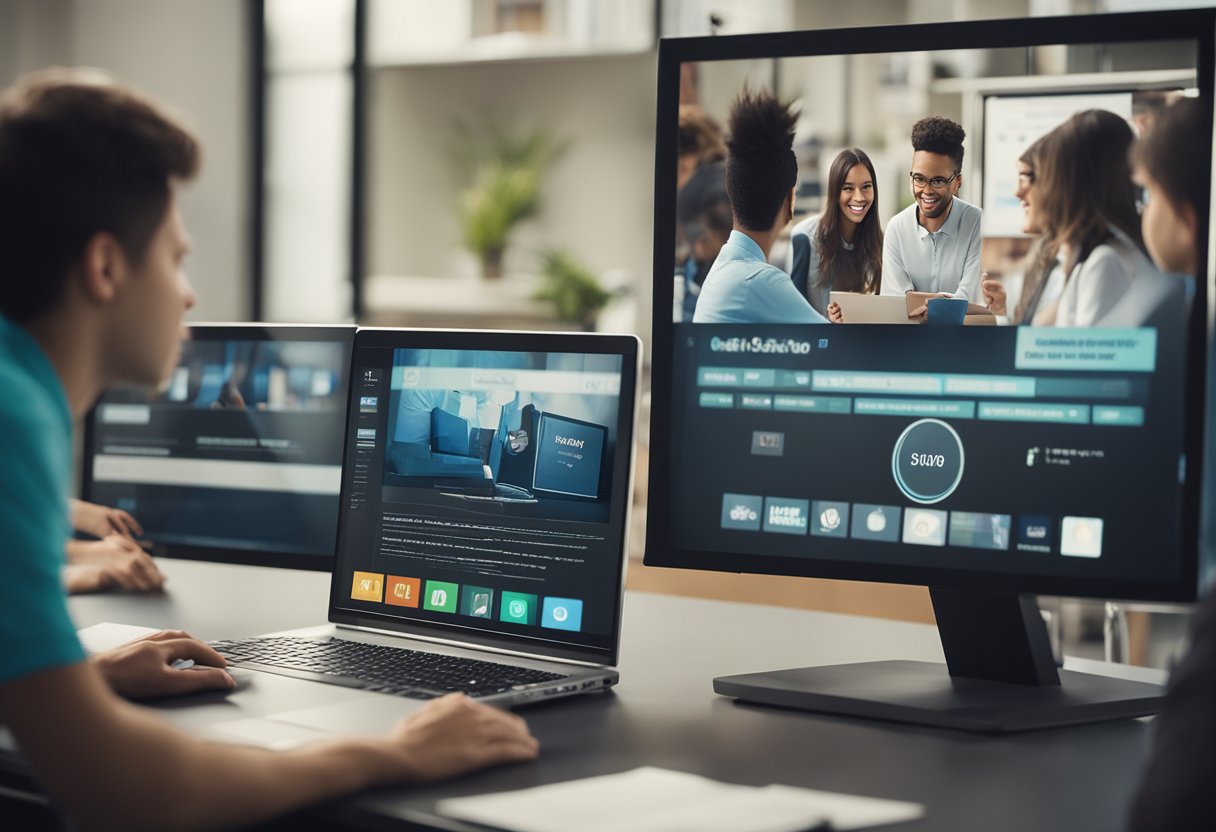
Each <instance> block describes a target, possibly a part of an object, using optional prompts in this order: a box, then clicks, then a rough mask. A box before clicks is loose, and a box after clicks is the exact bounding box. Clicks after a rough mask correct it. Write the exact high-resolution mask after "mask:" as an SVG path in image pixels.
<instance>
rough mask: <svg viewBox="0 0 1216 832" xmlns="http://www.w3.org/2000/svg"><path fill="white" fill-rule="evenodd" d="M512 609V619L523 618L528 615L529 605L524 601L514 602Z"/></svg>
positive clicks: (511, 605)
mask: <svg viewBox="0 0 1216 832" xmlns="http://www.w3.org/2000/svg"><path fill="white" fill-rule="evenodd" d="M510 607H511V617H512V618H523V617H524V616H525V615H527V614H528V605H527V604H526V603H525V602H523V601H520V600H515V601H512V602H511V604H510Z"/></svg>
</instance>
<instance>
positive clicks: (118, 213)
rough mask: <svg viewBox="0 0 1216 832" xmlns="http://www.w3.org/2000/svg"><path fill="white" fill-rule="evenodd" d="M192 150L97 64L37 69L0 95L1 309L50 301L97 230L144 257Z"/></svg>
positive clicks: (21, 309) (17, 316)
mask: <svg viewBox="0 0 1216 832" xmlns="http://www.w3.org/2000/svg"><path fill="white" fill-rule="evenodd" d="M199 155H200V151H199V145H198V141H197V140H196V139H195V138H194V136H192V135H191V134H190V132H189V131H188V130H186V129H185V128H184V127H182V126H181V125H180V124H179V123H178V122H177V121H176V120H175V119H174V118H173V117H171V116H169V115H167V114H166V113H165V112H164V111H162V110H161V109H160V108H159V107H157V106H156V105H155V104H153V103H152V102H151V101H149V100H148V99H146V98H144V97H143V96H141V95H139V94H138V93H136V92H134V91H133V90H130V89H127V88H125V87H123V86H120V85H119V84H117V83H115V82H114V81H113V80H111V79H110V78H108V77H107V76H105V75H103V74H101V73H98V72H95V71H82V70H69V69H50V70H44V71H41V72H37V73H34V74H32V75H29V76H26V77H25V78H23V79H21V80H19V81H18V82H17V83H16V84H14V85H13V86H11V87H10V88H9V89H8V90H6V91H4V92H3V93H2V94H0V252H3V261H2V263H3V265H2V266H0V313H3V314H4V315H6V316H8V317H10V318H12V319H13V320H16V321H28V320H31V319H33V318H37V317H38V316H40V315H42V314H44V313H46V312H47V311H49V310H50V309H52V308H53V307H54V306H55V305H56V304H57V303H58V302H59V301H60V300H61V298H62V295H63V292H64V289H65V287H66V286H67V280H68V275H69V273H70V272H71V270H72V267H73V265H74V264H75V263H76V261H77V260H78V259H79V258H80V256H81V254H82V253H83V251H84V247H85V246H86V245H87V244H88V241H89V239H90V238H91V237H93V235H95V234H97V233H101V232H107V233H110V234H113V235H114V237H115V238H116V239H117V240H118V242H119V244H120V245H121V246H122V248H123V250H124V252H125V253H126V254H127V256H128V257H130V258H131V260H132V261H133V262H135V263H140V262H142V260H143V257H144V255H145V254H146V253H147V248H148V244H149V242H150V241H151V239H152V236H153V235H154V234H155V232H156V229H157V228H158V227H159V225H160V223H161V222H162V221H163V219H164V217H165V212H166V210H167V209H168V204H169V197H170V188H171V180H172V179H174V178H180V179H189V178H190V177H192V176H194V174H195V172H196V171H197V170H198V166H199Z"/></svg>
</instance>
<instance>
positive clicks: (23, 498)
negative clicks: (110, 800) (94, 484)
mask: <svg viewBox="0 0 1216 832" xmlns="http://www.w3.org/2000/svg"><path fill="white" fill-rule="evenodd" d="M71 465H72V416H71V412H70V411H69V409H68V400H67V396H66V395H65V394H64V391H63V385H62V384H61V383H60V381H59V375H58V374H57V373H56V372H55V368H54V367H53V366H52V365H51V362H50V359H49V358H47V356H46V353H45V352H43V351H42V347H41V346H39V344H38V342H37V341H35V340H34V338H33V337H32V336H31V335H30V334H29V333H28V332H26V331H25V329H23V328H22V327H20V326H17V325H16V324H14V323H12V322H11V321H9V320H8V319H7V318H5V317H3V316H0V684H3V683H5V682H9V681H12V680H13V679H17V678H20V677H22V676H28V675H29V674H31V673H34V672H36V671H39V670H45V669H48V668H52V667H59V666H62V665H66V664H72V663H74V662H78V661H81V660H82V659H83V658H84V650H83V649H82V648H81V646H80V640H79V639H78V638H77V637H76V628H75V627H74V626H73V625H72V619H71V616H69V615H68V608H67V598H66V594H65V593H64V589H63V581H62V579H61V577H60V571H61V567H62V566H63V563H64V545H65V543H66V542H67V538H68V534H69V532H70V525H69V523H70V520H69V517H68V498H69V483H70V480H71Z"/></svg>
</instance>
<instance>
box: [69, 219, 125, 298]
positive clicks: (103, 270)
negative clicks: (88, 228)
mask: <svg viewBox="0 0 1216 832" xmlns="http://www.w3.org/2000/svg"><path fill="white" fill-rule="evenodd" d="M127 272H128V263H127V256H126V252H124V251H123V248H122V245H121V244H120V243H119V242H118V238H117V237H115V236H114V235H113V234H110V233H108V232H105V231H99V232H97V233H96V234H94V235H93V236H92V237H90V238H89V241H88V242H87V243H85V246H84V254H83V255H82V256H81V258H80V280H81V290H82V291H83V293H84V296H85V298H87V299H88V300H89V301H91V302H93V303H111V302H113V300H114V299H115V298H116V297H118V292H119V290H120V289H121V288H122V286H123V284H124V283H125V282H126V279H127Z"/></svg>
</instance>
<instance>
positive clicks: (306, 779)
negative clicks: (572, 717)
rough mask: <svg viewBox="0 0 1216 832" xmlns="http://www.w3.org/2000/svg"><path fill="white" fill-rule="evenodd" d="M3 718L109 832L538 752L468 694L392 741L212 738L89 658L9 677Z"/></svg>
mask: <svg viewBox="0 0 1216 832" xmlns="http://www.w3.org/2000/svg"><path fill="white" fill-rule="evenodd" d="M0 719H2V720H3V722H4V723H5V724H7V725H8V726H9V727H10V728H11V730H12V732H13V734H14V736H15V737H16V739H17V742H18V744H19V745H20V747H21V750H22V752H23V753H24V754H25V756H26V758H27V759H28V760H29V761H30V763H31V764H32V765H33V768H34V771H35V772H36V774H37V776H38V779H39V780H40V781H41V782H42V783H43V784H44V785H45V786H46V788H47V790H48V791H49V792H50V794H51V796H52V797H53V798H54V799H55V801H56V802H57V803H58V804H60V805H61V806H63V807H64V808H65V809H66V810H67V812H68V813H69V814H70V815H71V816H72V817H74V818H75V819H77V820H78V821H80V822H84V823H86V824H87V825H88V826H90V827H97V828H102V829H123V830H140V829H165V830H176V829H201V828H214V827H221V826H236V825H239V824H247V823H252V822H255V821H259V820H264V819H266V818H269V817H272V816H274V815H277V814H281V813H283V812H286V811H289V810H291V809H294V808H297V807H300V806H303V805H306V804H309V803H313V802H319V801H322V800H326V799H329V798H333V797H337V796H340V795H344V794H348V793H350V792H354V791H357V790H359V789H363V788H367V787H370V786H375V785H384V784H388V783H399V782H423V781H428V780H438V779H442V778H445V777H450V776H453V775H456V774H460V773H463V772H466V771H471V770H474V769H477V768H481V767H483V766H487V765H494V764H498V763H506V762H514V761H520V760H529V759H532V758H534V757H535V756H536V753H537V744H536V741H535V740H534V739H533V738H532V737H531V735H530V734H529V733H528V730H527V727H526V726H525V724H524V722H523V720H522V719H520V718H519V717H518V716H515V715H514V714H510V713H507V712H505V711H500V710H498V709H496V708H491V707H489V706H486V705H481V704H478V703H475V702H473V701H472V700H469V699H467V698H466V697H464V696H448V697H444V698H443V699H439V700H436V701H435V702H432V703H430V704H428V706H427V707H426V708H424V709H422V710H421V711H418V712H416V713H414V714H413V715H411V716H410V717H408V718H406V719H405V720H402V721H401V722H400V723H398V725H397V726H396V727H395V728H394V729H393V730H392V732H390V734H389V736H387V737H383V738H379V737H369V738H366V739H351V740H340V741H334V742H329V743H323V744H318V745H315V746H311V747H309V748H305V749H300V750H297V751H289V752H278V753H276V752H271V751H265V750H262V749H255V748H244V747H239V746H228V745H222V744H214V743H204V742H200V741H196V740H193V739H190V738H189V737H186V736H185V735H183V734H181V733H179V732H178V731H176V730H175V729H173V728H171V727H170V726H168V725H166V724H164V723H163V722H161V721H160V720H158V719H156V718H155V717H154V716H153V715H151V714H149V713H147V712H145V711H141V710H139V709H138V708H136V707H134V706H132V705H128V704H127V703H125V702H122V701H121V700H119V699H118V698H117V697H115V696H114V695H113V694H112V693H111V692H110V690H109V689H108V688H107V687H106V684H105V682H104V681H102V678H101V676H100V674H99V673H98V672H97V670H96V668H94V667H93V666H92V665H91V664H89V663H86V662H81V663H77V664H73V665H67V666H63V667H58V668H54V669H51V670H43V671H40V672H37V673H34V674H31V675H29V676H25V677H22V678H20V679H17V680H15V681H11V682H7V683H5V684H3V685H0ZM81 749H87V750H88V751H87V753H81Z"/></svg>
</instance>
